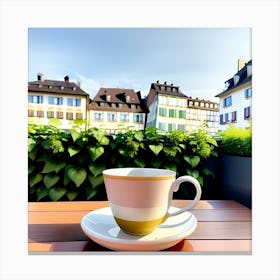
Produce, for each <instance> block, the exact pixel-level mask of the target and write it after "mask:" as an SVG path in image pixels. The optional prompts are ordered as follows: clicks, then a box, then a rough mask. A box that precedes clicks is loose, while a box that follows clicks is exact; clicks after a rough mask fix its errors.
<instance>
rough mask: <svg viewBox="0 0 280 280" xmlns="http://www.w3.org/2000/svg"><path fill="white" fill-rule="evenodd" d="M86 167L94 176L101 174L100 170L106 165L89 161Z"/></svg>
mask: <svg viewBox="0 0 280 280" xmlns="http://www.w3.org/2000/svg"><path fill="white" fill-rule="evenodd" d="M88 169H89V171H90V172H91V173H92V174H93V175H94V176H97V175H99V174H102V172H103V171H104V170H105V169H106V165H105V164H103V163H99V164H96V163H90V164H89V166H88Z"/></svg>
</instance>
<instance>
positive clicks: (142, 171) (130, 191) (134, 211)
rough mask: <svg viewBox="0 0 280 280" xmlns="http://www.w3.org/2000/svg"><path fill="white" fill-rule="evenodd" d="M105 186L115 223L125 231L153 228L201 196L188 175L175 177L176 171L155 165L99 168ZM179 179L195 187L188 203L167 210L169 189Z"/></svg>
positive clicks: (173, 188) (172, 189) (141, 231)
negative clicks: (194, 191)
mask: <svg viewBox="0 0 280 280" xmlns="http://www.w3.org/2000/svg"><path fill="white" fill-rule="evenodd" d="M103 177H104V183H105V189H106V193H107V197H108V201H109V206H110V208H111V211H112V214H113V216H114V219H115V221H116V223H117V224H118V225H119V227H120V228H121V229H122V230H123V231H124V232H126V233H129V234H133V235H145V234H149V233H151V232H152V231H154V230H155V229H156V228H157V227H158V226H159V225H160V224H162V223H163V222H164V221H165V220H166V219H167V218H168V217H170V216H175V215H179V214H181V213H183V212H185V211H188V210H190V209H191V208H193V207H194V206H195V205H196V203H197V202H198V201H199V200H200V197H201V187H200V184H199V182H198V181H197V180H196V179H195V178H194V177H192V176H187V175H186V176H181V177H179V178H177V179H176V172H174V171H172V170H167V169H157V168H134V167H128V168H112V169H106V170H104V171H103ZM183 182H190V183H192V184H193V185H194V186H195V188H196V195H195V198H194V199H193V200H192V202H191V203H189V204H188V205H186V206H185V207H183V208H182V209H179V210H178V211H175V212H173V213H169V212H168V210H169V207H170V204H171V200H172V196H173V192H176V191H178V189H179V186H180V184H181V183H183Z"/></svg>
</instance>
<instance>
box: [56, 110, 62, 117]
mask: <svg viewBox="0 0 280 280" xmlns="http://www.w3.org/2000/svg"><path fill="white" fill-rule="evenodd" d="M56 117H57V118H58V119H63V112H61V111H59V112H56Z"/></svg>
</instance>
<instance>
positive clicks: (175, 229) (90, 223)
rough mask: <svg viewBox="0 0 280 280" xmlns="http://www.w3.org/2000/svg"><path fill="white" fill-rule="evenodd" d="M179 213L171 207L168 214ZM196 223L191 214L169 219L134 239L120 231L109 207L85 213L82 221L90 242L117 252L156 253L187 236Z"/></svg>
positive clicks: (187, 213) (133, 236) (135, 236)
mask: <svg viewBox="0 0 280 280" xmlns="http://www.w3.org/2000/svg"><path fill="white" fill-rule="evenodd" d="M177 210H179V209H178V208H175V207H170V210H169V212H170V213H172V212H174V211H177ZM196 225H197V220H196V218H195V216H194V215H193V214H192V213H191V212H188V211H187V212H184V213H182V214H180V215H177V216H174V217H169V218H168V219H167V220H166V221H165V222H164V223H163V224H161V225H160V226H159V227H158V228H157V229H156V230H155V231H153V232H152V233H150V234H147V235H142V236H137V235H130V234H127V233H125V232H123V231H122V230H121V229H120V228H119V226H118V225H117V224H116V222H115V219H114V217H113V216H112V212H111V209H110V208H109V207H106V208H101V209H98V210H95V211H92V212H89V213H88V214H86V215H85V216H84V217H83V218H82V220H81V227H82V230H83V232H84V233H85V234H86V235H87V236H88V237H89V238H90V239H92V240H93V241H95V242H96V243H98V244H100V245H102V246H103V247H106V248H109V249H111V250H116V251H134V252H135V251H159V250H164V249H167V248H170V247H172V246H174V245H175V244H177V243H179V242H180V241H181V240H183V239H184V238H185V237H187V236H188V235H190V234H191V233H192V232H193V231H194V230H195V228H196Z"/></svg>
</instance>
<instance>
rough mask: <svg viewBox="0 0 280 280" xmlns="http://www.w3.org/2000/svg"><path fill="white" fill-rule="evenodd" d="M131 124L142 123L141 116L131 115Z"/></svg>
mask: <svg viewBox="0 0 280 280" xmlns="http://www.w3.org/2000/svg"><path fill="white" fill-rule="evenodd" d="M133 122H136V123H139V122H141V123H142V122H143V114H133Z"/></svg>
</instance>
